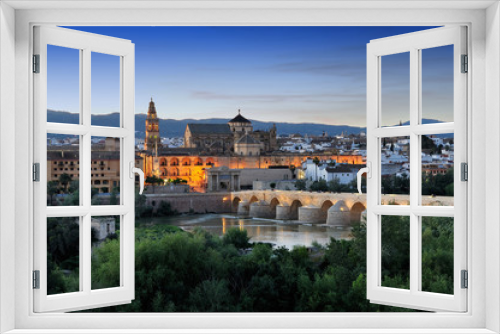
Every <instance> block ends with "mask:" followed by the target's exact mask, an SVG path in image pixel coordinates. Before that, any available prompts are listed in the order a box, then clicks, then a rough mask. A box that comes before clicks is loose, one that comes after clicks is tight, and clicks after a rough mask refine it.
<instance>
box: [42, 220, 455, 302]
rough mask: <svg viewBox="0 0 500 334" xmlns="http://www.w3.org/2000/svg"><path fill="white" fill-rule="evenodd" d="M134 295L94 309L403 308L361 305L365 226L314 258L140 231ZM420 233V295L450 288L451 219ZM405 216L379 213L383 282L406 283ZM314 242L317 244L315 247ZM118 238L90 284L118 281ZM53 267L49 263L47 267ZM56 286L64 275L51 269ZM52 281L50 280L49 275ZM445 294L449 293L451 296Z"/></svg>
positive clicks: (100, 257) (240, 237)
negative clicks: (122, 302) (126, 301)
mask: <svg viewBox="0 0 500 334" xmlns="http://www.w3.org/2000/svg"><path fill="white" fill-rule="evenodd" d="M136 226H137V227H136V245H135V250H136V253H135V254H136V255H135V263H136V272H135V275H136V277H135V282H136V297H135V300H133V301H132V303H130V304H125V305H120V306H114V307H109V308H103V309H97V310H95V311H97V312H103V311H105V312H394V311H406V312H407V311H411V310H408V309H402V308H395V307H388V306H382V305H376V304H371V303H370V302H369V301H368V300H367V299H366V225H365V224H362V223H358V224H355V225H354V226H353V229H352V235H353V239H352V240H335V239H331V240H330V242H329V243H328V244H327V245H326V246H319V247H317V249H316V250H315V251H313V252H312V253H311V252H310V251H309V250H308V249H307V248H305V247H295V248H294V249H292V250H288V249H286V248H283V247H280V248H276V249H273V248H272V247H271V246H270V245H268V244H250V245H249V247H251V248H252V251H251V252H250V253H246V252H243V251H241V250H240V251H238V249H241V248H243V247H246V246H244V244H246V243H248V237H247V236H246V233H244V231H239V230H238V229H229V230H228V231H227V232H226V235H225V236H224V237H223V238H219V237H218V236H215V235H212V234H210V233H209V232H207V231H205V230H202V229H195V230H194V231H193V232H192V233H187V232H184V231H182V230H181V229H179V228H178V227H173V226H168V225H161V224H158V225H147V224H146V223H143V222H141V221H138V223H137V225H136ZM422 226H423V229H422V261H423V262H422V270H423V277H422V285H423V288H424V290H426V291H432V292H441V293H450V291H452V287H453V220H452V218H426V220H425V221H423V225H422ZM408 229H409V220H408V218H407V217H397V216H389V217H388V218H387V219H386V217H385V216H384V220H383V226H382V242H383V250H382V251H383V254H382V258H383V259H382V261H383V263H382V266H383V268H382V269H383V282H384V285H386V286H397V287H403V288H407V287H408V276H407V275H406V276H405V273H406V274H407V272H408V263H409V261H408V247H409V239H408V233H407V232H408ZM317 246H318V245H317ZM118 254H119V244H118V240H108V241H106V242H104V243H103V244H101V245H100V246H99V247H98V248H96V249H94V252H93V258H92V274H93V281H92V286H93V288H94V287H106V286H116V285H117V284H118V283H119V265H118V263H119V261H118ZM51 263H53V262H52V261H51ZM52 274H53V277H54V281H55V282H58V283H57V284H56V285H55V286H53V288H54V289H59V291H61V289H62V290H64V289H67V285H66V284H67V283H66V281H69V279H68V278H67V277H65V276H64V275H62V274H61V273H60V270H59V271H58V270H57V269H56V270H53V271H52ZM51 279H52V276H51ZM450 289H451V290H450Z"/></svg>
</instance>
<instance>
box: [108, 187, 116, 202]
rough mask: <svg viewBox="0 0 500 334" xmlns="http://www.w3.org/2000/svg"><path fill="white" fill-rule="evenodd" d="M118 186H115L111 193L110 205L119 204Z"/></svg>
mask: <svg viewBox="0 0 500 334" xmlns="http://www.w3.org/2000/svg"><path fill="white" fill-rule="evenodd" d="M117 195H118V188H116V187H115V188H113V191H111V195H110V196H109V204H110V205H117V204H118V196H117Z"/></svg>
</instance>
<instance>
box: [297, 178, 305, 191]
mask: <svg viewBox="0 0 500 334" xmlns="http://www.w3.org/2000/svg"><path fill="white" fill-rule="evenodd" d="M295 189H297V190H306V180H297V181H295Z"/></svg>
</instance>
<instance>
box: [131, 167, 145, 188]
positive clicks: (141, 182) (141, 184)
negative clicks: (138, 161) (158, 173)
mask: <svg viewBox="0 0 500 334" xmlns="http://www.w3.org/2000/svg"><path fill="white" fill-rule="evenodd" d="M129 167H130V178H131V179H133V178H134V176H135V174H136V173H137V174H139V194H140V195H142V192H143V191H144V172H143V171H142V169H140V168H137V167H135V165H134V162H133V161H131V162H130V164H129Z"/></svg>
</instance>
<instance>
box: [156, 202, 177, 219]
mask: <svg viewBox="0 0 500 334" xmlns="http://www.w3.org/2000/svg"><path fill="white" fill-rule="evenodd" d="M176 214H178V212H177V211H176V210H173V209H172V206H171V205H170V202H166V201H161V202H160V205H159V207H158V210H157V211H156V215H157V216H159V217H167V216H173V215H176Z"/></svg>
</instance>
